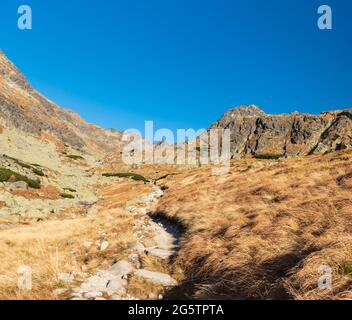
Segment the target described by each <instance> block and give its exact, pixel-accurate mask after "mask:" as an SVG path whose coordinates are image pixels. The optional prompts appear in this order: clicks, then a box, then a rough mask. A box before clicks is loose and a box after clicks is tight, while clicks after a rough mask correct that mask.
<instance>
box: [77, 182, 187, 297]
mask: <svg viewBox="0 0 352 320" xmlns="http://www.w3.org/2000/svg"><path fill="white" fill-rule="evenodd" d="M163 195H164V191H163V190H162V189H161V188H160V187H159V186H153V191H152V193H150V194H149V195H147V196H144V197H141V198H139V199H136V200H134V201H132V203H129V204H127V205H126V207H125V210H127V211H129V212H130V213H131V214H133V215H134V217H135V225H134V227H133V234H134V235H135V236H136V238H137V239H138V241H137V242H135V243H133V244H131V245H130V249H131V250H132V253H131V254H130V255H129V256H128V259H126V260H120V261H118V262H116V263H115V264H114V265H112V266H111V267H110V268H109V269H107V270H104V271H99V272H97V273H96V274H95V275H93V276H91V277H90V278H89V279H88V280H87V281H86V282H84V283H82V284H81V285H80V286H79V287H76V288H74V289H73V294H72V297H71V299H72V300H126V299H127V300H134V299H136V300H138V299H140V297H138V296H130V295H129V294H128V293H127V292H128V291H129V290H128V289H129V286H130V279H131V277H134V278H135V277H137V278H139V279H141V280H142V281H146V282H148V283H149V285H150V286H151V288H152V287H153V286H155V287H158V288H160V287H164V288H168V289H169V288H172V287H174V286H176V285H177V281H176V280H175V279H173V278H172V277H171V275H170V274H169V273H165V270H164V272H156V271H155V270H153V271H152V270H148V269H147V268H143V262H142V256H143V255H144V256H145V255H147V256H150V257H154V258H155V259H157V260H159V261H162V262H166V263H168V261H169V260H170V258H171V257H172V256H173V255H174V254H175V253H176V251H177V249H178V246H179V237H180V232H179V230H178V229H177V227H176V226H174V225H171V224H170V223H169V222H167V221H165V220H163V219H161V218H156V217H153V216H152V215H150V210H151V208H152V206H153V205H154V204H155V203H156V202H157V201H158V200H159V199H160V198H161V197H162V196H163ZM146 244H149V245H146ZM168 269H169V268H168ZM151 291H152V290H151ZM153 291H154V290H153ZM158 298H159V299H161V298H162V296H160V295H159V297H158Z"/></svg>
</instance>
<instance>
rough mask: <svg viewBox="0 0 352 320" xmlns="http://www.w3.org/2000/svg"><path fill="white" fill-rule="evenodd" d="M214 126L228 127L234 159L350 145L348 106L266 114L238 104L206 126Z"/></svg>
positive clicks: (351, 118)
mask: <svg viewBox="0 0 352 320" xmlns="http://www.w3.org/2000/svg"><path fill="white" fill-rule="evenodd" d="M216 128H226V129H230V130H231V152H232V156H233V158H235V159H239V158H242V157H244V156H259V157H260V156H262V157H265V156H267V157H290V156H298V155H309V154H315V153H326V152H331V151H336V150H343V149H347V148H351V146H352V135H351V131H352V109H347V110H342V111H330V112H324V113H322V114H319V115H311V114H304V113H297V112H295V113H292V114H282V115H268V114H265V113H264V112H263V111H262V110H261V109H259V108H258V107H257V106H248V107H247V106H241V107H237V108H234V109H232V110H229V111H227V112H226V113H225V114H224V115H223V117H222V118H221V119H220V120H218V121H217V122H215V123H214V124H213V125H212V126H211V127H210V128H209V129H216Z"/></svg>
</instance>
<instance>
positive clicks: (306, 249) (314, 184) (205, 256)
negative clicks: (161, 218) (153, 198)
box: [157, 151, 352, 299]
mask: <svg viewBox="0 0 352 320" xmlns="http://www.w3.org/2000/svg"><path fill="white" fill-rule="evenodd" d="M165 184H166V186H168V187H169V190H168V192H167V193H166V195H165V196H164V198H163V199H162V200H161V201H160V203H159V206H158V208H157V210H158V211H159V212H160V213H162V214H164V215H166V216H167V217H169V218H171V219H175V220H177V221H179V222H180V223H182V225H184V226H185V227H186V233H185V235H184V237H183V240H182V246H181V250H180V251H179V253H178V255H177V257H176V260H175V266H178V267H182V268H183V269H184V271H185V273H186V280H185V281H184V283H183V285H181V286H180V287H179V288H177V289H175V290H173V291H172V292H171V293H170V297H192V298H219V297H221V298H228V299H352V274H351V273H352V263H351V261H352V247H351V245H352V198H351V192H352V152H350V151H345V152H338V153H333V154H329V155H324V156H322V155H317V156H309V157H302V158H294V159H281V160H277V161H272V160H261V161H258V160H243V161H238V162H233V163H232V167H231V172H230V174H229V175H227V176H220V177H219V176H211V172H210V169H209V168H201V169H197V170H194V171H193V172H192V173H189V172H187V173H183V174H179V175H177V176H173V177H169V178H168V179H167V181H166V182H165ZM321 265H329V266H331V268H332V269H333V288H332V290H320V289H319V288H318V285H317V282H318V280H319V278H320V277H321V274H319V267H320V266H321ZM350 290H351V291H350Z"/></svg>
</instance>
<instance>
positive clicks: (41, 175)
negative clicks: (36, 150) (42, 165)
mask: <svg viewBox="0 0 352 320" xmlns="http://www.w3.org/2000/svg"><path fill="white" fill-rule="evenodd" d="M32 171H33V173H34V174H36V175H37V176H40V177H44V176H45V174H44V172H43V171H42V170H40V169H37V168H32Z"/></svg>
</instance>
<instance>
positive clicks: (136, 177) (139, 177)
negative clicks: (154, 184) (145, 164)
mask: <svg viewBox="0 0 352 320" xmlns="http://www.w3.org/2000/svg"><path fill="white" fill-rule="evenodd" d="M103 177H108V178H109V177H118V178H130V179H132V180H135V181H143V182H149V180H147V179H146V178H145V177H143V176H142V175H140V174H135V173H104V174H103Z"/></svg>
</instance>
